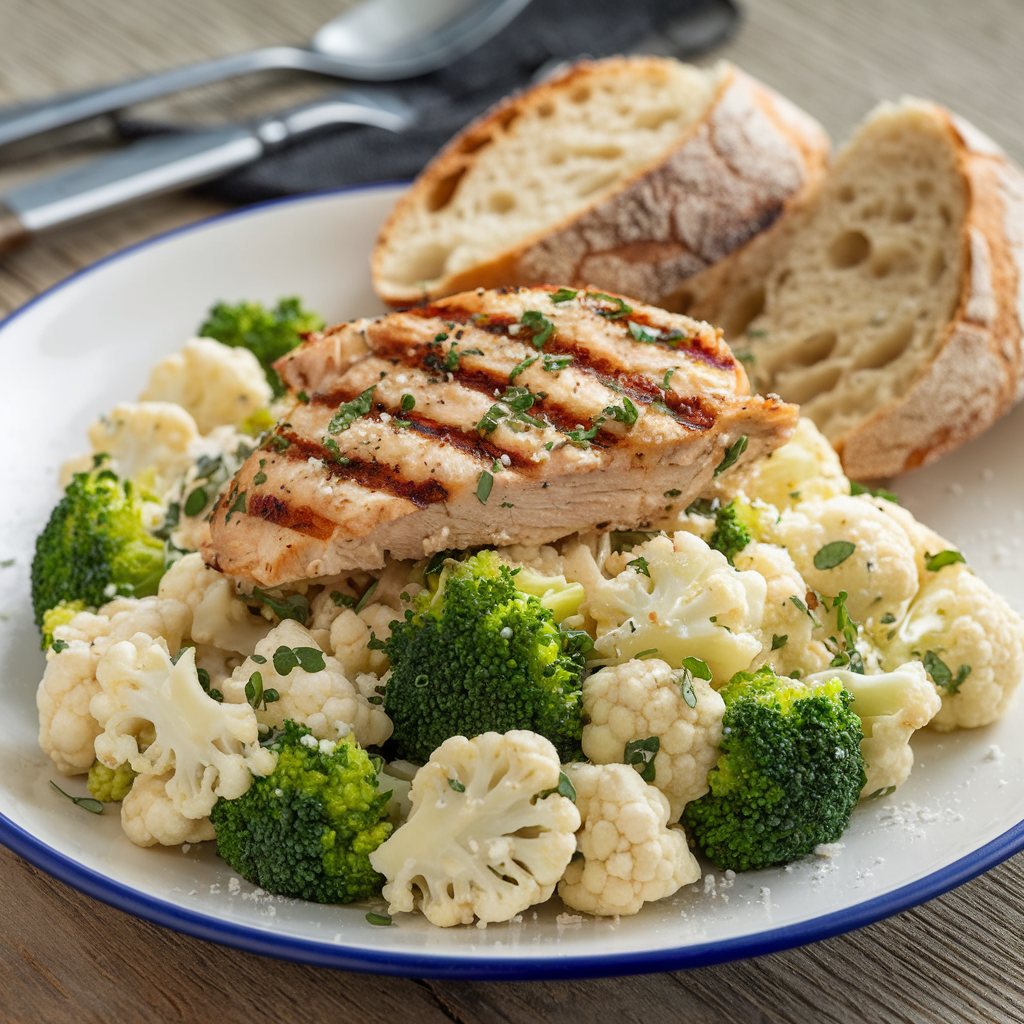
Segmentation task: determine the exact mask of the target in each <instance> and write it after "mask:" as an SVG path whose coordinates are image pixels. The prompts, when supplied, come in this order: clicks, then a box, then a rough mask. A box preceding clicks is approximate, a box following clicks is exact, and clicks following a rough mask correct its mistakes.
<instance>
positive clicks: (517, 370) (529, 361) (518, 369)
mask: <svg viewBox="0 0 1024 1024" xmlns="http://www.w3.org/2000/svg"><path fill="white" fill-rule="evenodd" d="M538 359H540V356H527V357H526V358H525V359H524V360H523V361H522V362H521V363H516V365H515V366H513V367H512V372H511V373H510V374H509V375H508V382H509V384H511V383H512V382H513V381H514V380H515V379H516V377H518V376H519V374H521V373H522V372H523V370H525V369H528V368H529V367H531V366H533V364H534V363H535V362H537V360H538Z"/></svg>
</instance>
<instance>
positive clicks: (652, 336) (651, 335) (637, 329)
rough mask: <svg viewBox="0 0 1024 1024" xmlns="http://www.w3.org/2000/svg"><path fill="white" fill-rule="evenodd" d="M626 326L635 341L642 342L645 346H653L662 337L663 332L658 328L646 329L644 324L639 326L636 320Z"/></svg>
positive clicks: (627, 322) (628, 322) (630, 321)
mask: <svg viewBox="0 0 1024 1024" xmlns="http://www.w3.org/2000/svg"><path fill="white" fill-rule="evenodd" d="M626 326H627V327H628V328H629V333H630V334H632V335H633V337H634V339H636V340H637V341H642V342H643V343H644V344H645V345H651V344H653V343H654V342H656V341H657V340H658V339H659V338H660V337H661V331H659V330H658V328H657V327H644V326H643V324H638V323H637V322H636V321H635V320H627V321H626Z"/></svg>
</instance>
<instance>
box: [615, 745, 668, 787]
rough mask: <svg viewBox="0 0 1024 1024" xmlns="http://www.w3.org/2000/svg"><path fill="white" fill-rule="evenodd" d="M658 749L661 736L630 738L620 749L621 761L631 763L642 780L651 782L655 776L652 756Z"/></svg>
mask: <svg viewBox="0 0 1024 1024" xmlns="http://www.w3.org/2000/svg"><path fill="white" fill-rule="evenodd" d="M659 750H661V738H660V737H658V736H648V737H647V739H645V740H631V741H630V742H629V743H627V744H626V746H625V749H624V750H623V751H622V763H623V764H631V765H633V767H634V768H636V770H637V771H638V772H639V773H640V778H641V779H643V780H644V782H653V781H654V776H655V767H654V757H655V755H656V754H657V753H658V751H659Z"/></svg>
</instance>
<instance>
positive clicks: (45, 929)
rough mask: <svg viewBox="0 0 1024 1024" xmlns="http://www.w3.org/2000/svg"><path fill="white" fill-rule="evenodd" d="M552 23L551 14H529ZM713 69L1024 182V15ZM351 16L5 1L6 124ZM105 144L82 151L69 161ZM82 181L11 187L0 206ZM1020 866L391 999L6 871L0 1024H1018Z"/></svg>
mask: <svg viewBox="0 0 1024 1024" xmlns="http://www.w3.org/2000/svg"><path fill="white" fill-rule="evenodd" d="M537 2H539V3H542V2H543V0H537ZM746 5H747V19H746V24H745V26H744V28H743V29H742V31H741V32H740V33H739V35H738V36H737V37H736V38H735V40H734V41H733V42H731V43H730V44H729V45H727V46H725V47H724V48H723V49H722V51H721V55H723V56H727V57H729V58H731V59H732V60H734V61H736V62H737V63H738V64H740V65H741V66H742V67H744V68H746V69H747V70H748V71H750V72H752V73H753V74H755V75H757V76H759V77H761V78H763V79H764V80H765V81H767V82H768V83H769V84H771V85H773V86H775V87H776V88H778V89H780V90H781V91H782V92H784V93H785V94H786V95H788V96H790V97H791V98H792V99H794V100H795V101H796V102H798V103H799V104H801V105H802V106H804V107H805V108H806V109H807V110H808V111H810V112H811V113H812V114H814V115H815V116H816V117H818V118H819V119H820V120H821V121H822V122H823V123H824V124H825V126H826V127H827V128H828V129H829V131H830V132H832V134H833V137H834V138H836V139H842V138H843V137H844V136H845V135H846V133H847V132H848V131H849V129H850V128H851V127H852V125H853V124H854V123H855V122H856V121H857V120H858V119H859V118H860V117H861V116H863V114H864V113H865V112H866V111H867V110H868V109H869V108H870V106H871V105H872V104H873V103H875V102H876V101H878V100H880V99H883V98H893V99H895V98H897V97H899V96H900V95H902V94H904V93H911V94H916V95H919V96H926V97H930V98H934V99H937V100H939V101H940V102H944V103H947V104H949V105H950V106H952V107H953V108H955V109H956V110H957V111H959V112H960V113H962V114H964V115H965V116H967V117H968V118H970V119H971V120H973V121H974V122H975V124H977V125H978V127H980V128H982V129H983V130H985V131H987V132H988V133H989V134H991V135H992V136H993V137H994V138H995V139H997V140H998V141H999V142H1001V143H1002V144H1003V145H1004V146H1005V147H1006V148H1007V150H1008V151H1009V152H1010V153H1011V154H1012V155H1013V156H1015V157H1016V158H1017V159H1018V160H1024V103H1022V102H1021V100H1022V98H1024V97H1022V86H1024V45H1022V40H1024V4H1022V3H1021V2H1020V0H972V2H970V3H966V2H963V0H902V2H899V3H896V2H893V0H856V2H846V3H840V2H838V0H746ZM341 6H342V5H341V4H340V3H339V2H338V0H292V2H290V3H287V4H282V3H279V2H276V0H217V2H211V0H163V2H161V3H137V2H136V0H103V2H101V0H4V2H3V3H2V4H0V102H10V101H13V100H17V99H24V100H27V99H33V98H35V97H37V96H41V95H44V94H46V93H49V92H52V91H56V90H59V89H70V88H81V87H84V86H87V85H91V84H94V83H95V84H99V83H102V82H105V81H107V80H109V79H111V78H114V77H119V76H123V75H128V74H132V73H142V72H146V71H152V70H157V69H160V68H163V67H166V66H169V65H172V64H177V63H183V62H185V61H190V60H196V59H198V58H202V57H205V56H214V55H217V54H221V53H228V52H232V51H236V50H240V49H243V48H248V47H251V46H255V45H260V44H264V43H272V42H282V41H292V40H294V41H299V40H301V39H303V38H305V37H307V36H308V35H309V34H311V33H312V31H313V29H315V28H316V26H318V25H319V24H320V23H321V22H323V21H325V20H327V19H328V18H329V17H331V16H332V15H333V14H334V13H336V12H337V10H338V9H339V8H340V7H341ZM323 88H324V86H323V84H322V83H320V82H316V81H315V80H313V79H310V78H306V77H303V76H296V75H290V76H272V77H268V76H264V77H262V78H259V79H256V80H249V81H248V82H246V83H245V84H234V85H227V86H220V87H215V88H210V89H206V90H203V91H202V92H199V93H196V94H194V95H191V96H188V97H185V98H179V99H177V100H175V101H173V102H170V103H166V104H162V105H157V106H156V107H151V108H150V109H151V110H156V111H157V112H166V111H168V110H170V111H172V112H173V113H175V114H177V115H179V116H183V117H190V118H192V119H195V120H214V119H216V118H218V117H223V116H225V115H228V114H231V115H234V114H238V113H245V112H247V111H255V110H265V109H270V108H273V107H275V106H278V105H281V103H282V102H285V101H290V100H292V99H298V98H302V97H305V96H306V95H309V94H312V93H315V92H317V91H320V90H322V89H323ZM106 145H107V142H106V140H105V138H104V136H103V135H102V133H100V134H97V133H96V132H93V131H90V132H87V133H85V135H84V137H83V138H82V139H81V141H80V142H78V143H77V144H76V146H75V147H74V148H73V150H72V151H71V154H70V158H71V159H74V158H81V157H83V156H86V155H88V154H90V153H92V152H95V151H96V150H98V149H102V148H104V147H105V146H106ZM68 159H69V156H68V154H67V153H65V152H62V153H61V154H59V155H54V154H43V155H41V156H35V157H30V158H29V157H27V158H25V159H23V160H20V161H18V162H16V163H14V164H12V165H8V166H0V190H2V189H4V188H5V187H9V186H10V185H11V184H13V183H14V182H15V181H17V180H21V179H23V178H26V177H30V176H32V175H33V174H37V173H39V172H40V171H41V170H44V169H48V168H49V167H51V166H54V165H59V164H61V163H63V162H66V161H67V160H68ZM216 211H217V207H216V205H215V204H212V203H210V202H208V201H205V200H201V199H198V198H196V197H194V196H187V195H186V196H175V197H169V198H163V199H157V200H153V201H150V202H147V203H143V204H140V205H138V206H136V207H134V208H133V209H131V210H129V211H127V212H125V213H122V214H118V215H115V216H111V217H108V218H106V219H103V220H100V221H98V222H93V223H89V224H85V225H81V226H78V227H73V228H68V229H66V230H62V231H58V232H55V233H54V234H52V235H50V236H48V237H47V238H46V239H45V240H44V241H40V242H37V243H36V244H34V245H33V246H32V247H30V248H28V249H26V250H24V251H22V252H20V253H18V254H15V255H13V256H10V257H8V258H6V259H3V260H0V314H5V313H7V312H9V311H10V310H13V309H15V308H16V307H18V306H19V305H21V304H22V303H23V302H25V301H27V300H28V299H30V298H31V297H32V296H33V295H35V294H36V293H37V292H39V291H40V290H41V289H43V288H46V287H48V286H49V285H51V284H53V283H55V282H56V281H59V280H60V279H62V278H63V277H65V276H66V275H68V274H69V273H71V272H72V271H74V270H76V269H78V268H79V267H82V266H85V265H86V264H89V263H91V262H92V261H94V260H96V259H98V258H99V257H101V256H104V255H106V254H107V253H109V252H111V251H113V250H115V249H118V248H120V247H121V246H124V245H126V244H128V243H131V242H134V241H137V240H139V239H141V238H145V237H147V236H149V235H152V234H154V233H156V232H158V231H162V230H164V229H167V228H169V227H172V226H174V225H177V224H181V223H185V222H188V221H192V220H195V219H197V218H200V217H203V216H206V215H208V214H210V213H214V212H216ZM1022 892H1024V855H1021V856H1018V857H1015V858H1014V859H1013V860H1011V861H1009V862H1008V863H1006V864H1003V865H1002V866H1000V867H998V868H996V869H995V870H993V871H991V872H989V873H988V874H987V875H985V876H983V877H981V878H978V879H976V880H975V881H973V882H970V883H968V884H967V885H965V886H963V887H961V888H960V889H957V890H956V891H954V892H952V893H949V894H947V895H946V896H943V897H940V898H939V899H936V900H933V901H932V902H931V903H928V904H927V905H925V906H922V907H918V908H917V909H914V910H911V911H908V912H907V913H904V914H901V915H899V916H898V917H895V918H892V919H890V920H888V921H883V922H881V923H879V924H876V925H873V926H871V927H868V928H864V929H862V930H861V931H858V932H855V933H853V934H850V935H844V936H839V937H837V938H833V939H830V940H828V941H825V942H820V943H817V944H815V945H813V946H809V947H807V948H804V949H797V950H792V951H789V952H785V953H779V954H775V955H772V956H766V957H763V958H761V959H758V960H748V961H743V962H739V963H734V964H725V965H721V966H717V967H708V968H702V969H699V970H693V971H687V972H679V973H675V974H659V975H649V976H638V977H631V978H618V979H606V980H599V981H584V982H572V981H570V982H548V983H527V982H523V983H516V984H506V983H501V984H498V983H471V982H466V983H462V982H436V981H416V980H406V979H395V978H378V977H373V976H363V975H358V974H348V973H344V972H340V971H330V970H324V969H314V968H311V967H305V966H300V965H296V964H289V963H283V962H278V961H274V960H267V959H263V958H259V957H256V956H252V955H249V954H245V953H239V952H236V951H234V950H230V949H225V948H222V947H219V946H215V945H211V944H208V943H205V942H202V941H199V940H196V939H192V938H189V937H187V936H183V935H178V934H176V933H174V932H170V931H166V930H163V929H161V928H158V927H155V926H153V925H150V924H147V923H145V922H143V921H139V920H136V919H135V918H132V917H129V916H127V915H125V914H122V913H120V912H119V911H116V910H112V909H110V908H109V907H106V906H104V905H102V904H100V903H96V902H94V901H92V900H90V899H88V898H86V897H84V896H82V895H80V894H79V893H77V892H75V891H74V890H72V889H69V888H67V887H66V886H64V885H62V884H61V883H59V882H56V881H54V880H52V879H50V878H48V877H47V876H46V875H43V874H42V873H40V872H39V871H36V870H35V869H34V868H32V867H30V866H29V865H28V864H26V863H25V862H23V861H21V860H20V859H19V858H18V857H16V856H14V855H13V854H11V853H9V852H8V851H6V850H2V849H0V1020H3V1021H46V1022H48V1024H50V1022H52V1024H58V1022H65V1021H66V1022H69V1024H70V1022H74V1024H85V1022H87V1021H89V1022H91V1021H116V1022H128V1021H167V1020H183V1021H217V1022H219V1024H232V1022H235V1021H239V1022H241V1021H252V1020H268V1021H270V1020H274V1021H277V1020H280V1021H290V1020H303V1021H320V1020H328V1019H336V1018H349V1019H351V1020H354V1021H359V1022H360V1024H363V1022H365V1024H374V1022H377V1021H381V1022H384V1021H388V1022H395V1021H406V1020H408V1021H417V1022H423V1024H432V1022H435V1021H437V1022H441V1024H443V1022H449V1021H457V1022H460V1024H461V1022H464V1024H476V1022H485V1021H486V1022H493V1021H509V1022H513V1021H514V1022H519V1021H524V1022H525V1021H537V1020H556V1019H557V1020H563V1021H567V1022H577V1021H578V1022H581V1024H582V1022H587V1024H589V1022H604V1021H607V1022H609V1024H627V1022H634V1021H635V1022H643V1024H656V1022H659V1021H677V1020H678V1021H687V1022H688V1024H703V1022H711V1021H730V1022H743V1024H747V1022H750V1024H753V1022H776V1021H778V1022H782V1021H786V1022H790V1021H802V1022H815V1024H817V1022H828V1021H835V1022H841V1024H849V1022H853V1021H942V1022H949V1021H986V1022H988V1021H1004V1020H1006V1021H1010V1020H1012V1021H1024V914H1022V912H1021V894H1022Z"/></svg>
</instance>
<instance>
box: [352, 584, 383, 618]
mask: <svg viewBox="0 0 1024 1024" xmlns="http://www.w3.org/2000/svg"><path fill="white" fill-rule="evenodd" d="M378 583H380V580H374V581H373V582H372V583H371V584H370V585H369V586H368V587H367V588H366V589H365V590H364V591H363V596H362V597H361V598H359V600H358V601H356V603H355V607H354V608H353V609H352V610H353V611H354V612H361V611H362V610H363V609H364V608H365V607H366V606H367V605H368V604H369V603H370V598H371V597H373V593H374V591H375V590H376V589H377V584H378Z"/></svg>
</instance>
